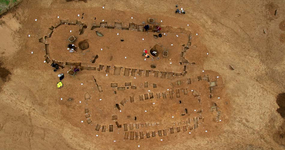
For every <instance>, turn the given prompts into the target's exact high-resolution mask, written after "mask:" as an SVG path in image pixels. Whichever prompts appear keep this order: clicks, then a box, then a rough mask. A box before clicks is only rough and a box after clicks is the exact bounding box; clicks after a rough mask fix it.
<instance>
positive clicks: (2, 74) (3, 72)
mask: <svg viewBox="0 0 285 150" xmlns="http://www.w3.org/2000/svg"><path fill="white" fill-rule="evenodd" d="M10 74H11V72H10V71H9V70H8V69H6V68H4V67H2V63H1V62H0V78H1V79H2V80H3V81H4V82H7V81H8V76H9V75H10Z"/></svg>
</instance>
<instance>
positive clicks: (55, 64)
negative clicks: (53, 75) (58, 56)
mask: <svg viewBox="0 0 285 150" xmlns="http://www.w3.org/2000/svg"><path fill="white" fill-rule="evenodd" d="M51 66H52V67H53V68H55V69H54V70H53V71H54V72H56V71H57V70H58V69H59V65H58V64H57V63H54V62H53V63H52V64H51Z"/></svg>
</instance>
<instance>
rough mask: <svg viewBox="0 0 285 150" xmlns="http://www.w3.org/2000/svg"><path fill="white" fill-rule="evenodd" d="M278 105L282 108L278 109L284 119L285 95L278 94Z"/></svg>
mask: <svg viewBox="0 0 285 150" xmlns="http://www.w3.org/2000/svg"><path fill="white" fill-rule="evenodd" d="M276 103H277V104H278V106H279V107H280V108H278V109H277V112H278V113H279V114H280V115H281V117H282V118H285V93H281V94H278V96H277V98H276Z"/></svg>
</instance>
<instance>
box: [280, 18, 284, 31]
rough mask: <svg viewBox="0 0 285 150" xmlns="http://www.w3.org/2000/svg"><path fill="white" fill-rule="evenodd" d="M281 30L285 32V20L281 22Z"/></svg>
mask: <svg viewBox="0 0 285 150" xmlns="http://www.w3.org/2000/svg"><path fill="white" fill-rule="evenodd" d="M279 29H280V30H282V31H285V20H283V21H282V22H280V24H279Z"/></svg>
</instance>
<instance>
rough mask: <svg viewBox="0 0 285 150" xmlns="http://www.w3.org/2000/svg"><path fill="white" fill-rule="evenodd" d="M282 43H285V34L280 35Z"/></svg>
mask: <svg viewBox="0 0 285 150" xmlns="http://www.w3.org/2000/svg"><path fill="white" fill-rule="evenodd" d="M280 42H281V43H285V34H284V33H282V34H280Z"/></svg>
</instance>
